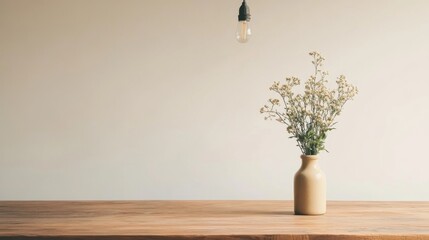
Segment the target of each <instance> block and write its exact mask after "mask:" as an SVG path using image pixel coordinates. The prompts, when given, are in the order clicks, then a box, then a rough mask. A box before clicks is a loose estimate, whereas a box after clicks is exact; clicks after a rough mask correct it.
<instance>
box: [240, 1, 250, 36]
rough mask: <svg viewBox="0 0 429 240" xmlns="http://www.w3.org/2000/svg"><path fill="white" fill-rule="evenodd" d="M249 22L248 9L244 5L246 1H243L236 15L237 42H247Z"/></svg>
mask: <svg viewBox="0 0 429 240" xmlns="http://www.w3.org/2000/svg"><path fill="white" fill-rule="evenodd" d="M249 22H250V9H249V6H247V4H246V0H243V3H241V7H240V10H239V14H238V26H237V41H238V42H240V43H245V42H247V41H248V40H249V37H250V35H252V31H251V30H250V26H249Z"/></svg>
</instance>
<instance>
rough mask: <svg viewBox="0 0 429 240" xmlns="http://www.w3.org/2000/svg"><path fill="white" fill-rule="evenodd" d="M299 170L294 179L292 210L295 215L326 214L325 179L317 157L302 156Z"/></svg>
mask: <svg viewBox="0 0 429 240" xmlns="http://www.w3.org/2000/svg"><path fill="white" fill-rule="evenodd" d="M301 159H302V164H301V168H300V169H299V170H298V172H297V173H296V174H295V178H294V208H295V214H297V215H321V214H325V212H326V177H325V174H324V173H323V172H322V170H320V168H319V165H318V156H317V155H302V156H301Z"/></svg>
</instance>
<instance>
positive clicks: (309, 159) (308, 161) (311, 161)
mask: <svg viewBox="0 0 429 240" xmlns="http://www.w3.org/2000/svg"><path fill="white" fill-rule="evenodd" d="M301 159H302V165H301V167H302V168H309V167H310V168H311V167H314V168H318V167H319V166H318V162H319V161H318V156H317V155H302V156H301Z"/></svg>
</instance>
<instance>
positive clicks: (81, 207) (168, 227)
mask: <svg viewBox="0 0 429 240" xmlns="http://www.w3.org/2000/svg"><path fill="white" fill-rule="evenodd" d="M292 210H293V202H291V201H55V202H52V201H48V202H46V201H13V202H8V201H0V239H28V238H34V239H109V240H110V239H127V240H130V239H188V238H192V239H278V240H281V239H293V240H307V239H308V240H311V239H318V240H319V239H330V240H341V239H368V240H369V239H371V240H373V239H389V240H393V239H398V240H399V239H425V240H426V239H429V202H338V201H337V202H329V203H328V213H327V214H326V215H323V216H296V215H293V212H292Z"/></svg>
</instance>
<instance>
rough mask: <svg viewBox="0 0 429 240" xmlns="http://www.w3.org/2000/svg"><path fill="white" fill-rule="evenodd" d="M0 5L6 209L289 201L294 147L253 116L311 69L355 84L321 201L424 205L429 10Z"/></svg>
mask: <svg viewBox="0 0 429 240" xmlns="http://www.w3.org/2000/svg"><path fill="white" fill-rule="evenodd" d="M248 2H249V5H250V7H251V10H252V15H253V20H252V22H251V24H252V27H253V33H254V35H253V38H252V39H251V41H250V42H249V43H248V44H245V45H240V44H238V43H237V42H236V41H235V28H236V18H237V11H238V7H239V5H240V0H236V1H231V0H211V1H209V0H163V1H159V0H151V1H149V0H147V1H145V0H141V1H131V0H127V1H123V0H117V1H109V0H90V1H87V0H68V1H64V0H59V1H55V0H51V1H42V0H28V1H22V0H0V199H2V200H4V199H291V198H292V179H293V174H294V172H296V170H297V169H298V168H299V165H300V159H299V155H300V153H299V151H298V149H297V147H295V143H294V141H293V140H290V139H288V138H287V135H286V134H285V132H284V131H283V128H282V126H281V125H279V124H276V123H275V122H266V121H264V120H263V117H262V116H261V115H260V114H259V108H260V107H261V105H262V104H264V103H265V101H266V99H267V98H268V97H269V96H270V95H269V91H268V89H267V88H268V87H269V85H270V84H271V83H272V82H273V81H277V80H282V79H283V78H284V77H286V76H288V75H296V76H300V77H302V78H306V77H307V76H308V75H309V74H310V73H311V65H310V61H311V60H310V58H309V56H308V55H307V53H308V52H309V51H312V50H318V51H320V52H321V53H322V54H324V56H325V57H326V59H327V61H326V64H325V66H326V69H327V70H329V71H330V73H331V77H332V78H334V77H335V76H336V75H339V74H345V75H346V76H348V79H349V80H350V81H351V82H353V83H354V84H356V85H357V86H358V87H359V89H360V95H359V96H358V97H357V98H356V100H355V101H354V102H351V103H350V104H348V105H347V106H346V109H345V111H344V113H343V115H342V116H341V118H340V119H339V121H340V123H339V125H338V129H337V130H336V131H335V132H332V134H331V135H329V137H328V143H327V147H328V149H329V150H330V153H329V154H326V153H324V154H322V156H321V158H322V160H321V165H322V168H323V169H324V171H325V172H326V174H327V179H328V199H356V200H360V199H362V200H365V199H366V200H429V190H428V186H429V174H428V169H429V158H428V157H427V154H426V150H427V149H428V148H429V147H428V142H429V141H428V135H429V124H428V121H429V108H428V107H427V105H428V104H429V95H428V94H427V89H428V87H429V79H428V76H429V74H428V63H429V44H428V43H429V15H428V14H427V13H428V12H429V1H426V0H421V1H417V0H413V1H405V0H403V1H394V0H377V1H373V0H364V1H351V0H347V1H346V0H338V1H334V0H330V1H301V0H300V1H284V0H249V1H248Z"/></svg>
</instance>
